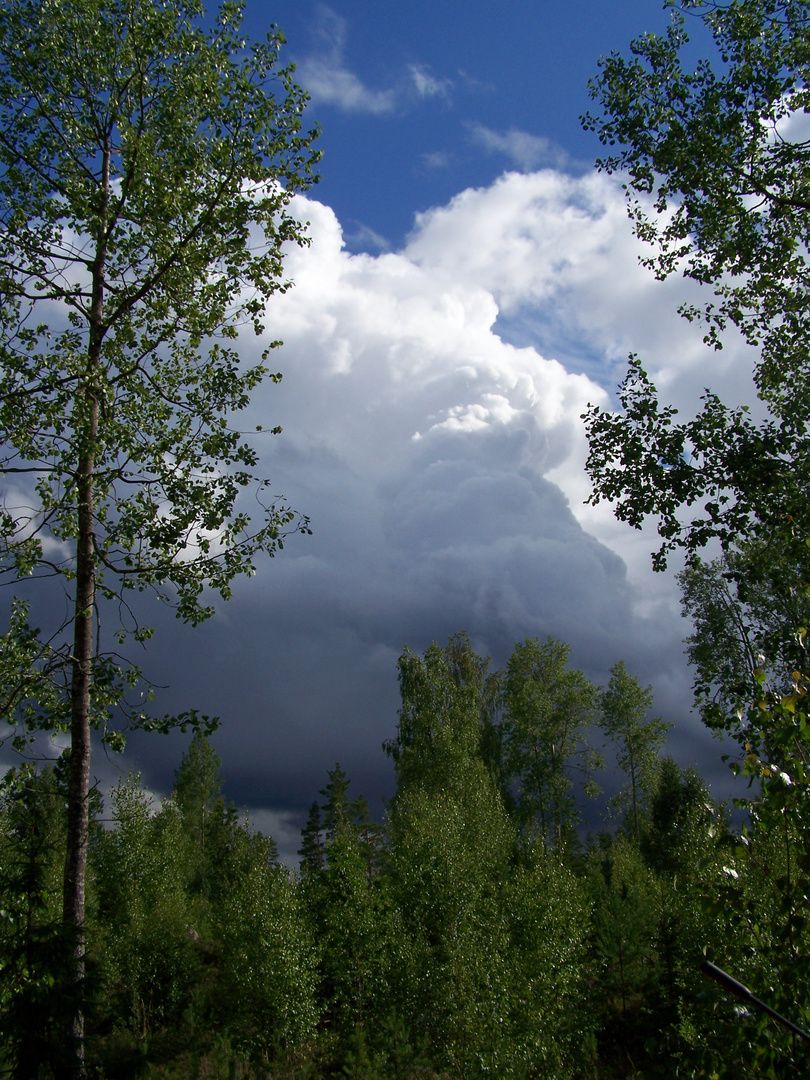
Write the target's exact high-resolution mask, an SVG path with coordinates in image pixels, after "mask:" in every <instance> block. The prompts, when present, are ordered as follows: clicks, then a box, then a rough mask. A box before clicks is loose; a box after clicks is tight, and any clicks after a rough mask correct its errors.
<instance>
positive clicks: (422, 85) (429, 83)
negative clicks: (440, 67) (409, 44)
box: [408, 64, 453, 101]
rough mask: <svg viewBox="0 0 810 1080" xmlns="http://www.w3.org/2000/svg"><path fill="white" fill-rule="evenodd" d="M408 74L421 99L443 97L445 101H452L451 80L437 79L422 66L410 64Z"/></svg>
mask: <svg viewBox="0 0 810 1080" xmlns="http://www.w3.org/2000/svg"><path fill="white" fill-rule="evenodd" d="M408 74H409V76H410V78H411V81H412V83H413V88H414V90H415V91H416V94H417V96H418V97H420V98H435V97H441V98H444V99H445V101H449V99H450V91H451V90H452V88H453V84H452V82H451V81H450V79H436V78H434V76H433V75H431V74H430V72H429V71H427V69H426V68H424V67H423V66H422V65H421V64H410V65H409V66H408Z"/></svg>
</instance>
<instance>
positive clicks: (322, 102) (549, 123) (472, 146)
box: [245, 0, 667, 250]
mask: <svg viewBox="0 0 810 1080" xmlns="http://www.w3.org/2000/svg"><path fill="white" fill-rule="evenodd" d="M268 16H270V17H271V18H272V20H273V21H275V22H276V23H277V24H278V25H280V26H281V28H282V29H283V30H284V32H285V34H286V36H287V39H288V55H289V57H290V58H292V59H293V60H294V61H295V62H296V64H297V66H298V77H299V80H300V82H301V84H302V85H304V86H305V87H307V89H309V90H310V92H311V94H312V99H313V100H312V105H311V109H310V115H311V117H312V118H313V119H314V120H316V121H317V122H319V123H320V124H321V127H322V129H323V135H322V138H321V142H320V145H321V148H322V150H323V154H324V160H323V169H322V172H323V179H322V182H321V188H320V191H319V197H320V198H322V199H324V201H326V202H327V203H328V205H330V206H331V207H332V208H333V209H334V210H335V212H336V213H337V215H338V218H339V219H340V221H341V222H342V223H343V225H344V229H345V234H344V235H345V237H346V239H347V243H348V244H349V246H350V247H351V249H352V250H358V249H363V248H365V249H367V250H375V243H374V239H373V236H374V234H376V236H377V237H379V239H380V241H382V242H384V243H387V244H388V245H390V246H392V247H398V246H399V245H401V244H402V242H403V241H404V239H405V237H406V235H407V234H408V233H409V231H410V230H411V229H412V227H413V220H414V214H415V213H417V212H419V211H424V210H427V209H429V208H430V207H432V206H436V205H442V204H444V203H446V202H447V201H449V199H450V198H452V196H453V195H455V194H457V193H458V192H459V191H461V190H463V189H465V188H467V187H475V186H479V185H486V184H490V183H492V181H493V180H495V179H496V177H497V176H498V175H499V174H500V173H501V172H502V171H503V170H504V169H505V168H507V167H512V168H514V167H517V168H520V169H525V168H537V167H540V166H544V165H561V164H562V165H564V166H565V167H566V168H568V169H571V170H574V171H580V170H582V169H587V168H590V166H591V163H592V161H593V158H594V156H595V152H596V151H595V146H594V139H593V136H591V135H589V134H587V133H585V132H584V131H582V129H581V127H580V124H579V119H578V118H579V116H580V115H581V114H582V113H583V112H584V111H585V110H586V109H587V107H588V104H589V99H588V91H587V83H588V80H589V79H590V78H591V77H592V76H593V75H594V74H595V72H596V62H597V59H598V58H599V57H600V56H602V55H605V54H606V53H609V52H610V51H611V50H613V49H624V48H625V47H626V45H627V44H628V43H629V41H630V40H631V39H632V38H633V37H635V36H636V35H637V34H639V33H642V32H645V31H649V30H653V31H660V30H662V29H663V28H664V27H665V26H666V22H667V14H666V13H665V12H664V11H663V9H662V6H661V4H660V2H659V0H628V2H626V3H622V4H615V3H610V2H608V0H575V2H574V3H572V4H569V5H563V4H558V3H550V2H547V0H534V2H524V0H511V2H510V3H508V4H496V3H493V2H490V0H478V2H469V0H464V2H460V0H439V2H432V3H429V2H425V0H415V2H412V3H409V4H393V3H379V2H377V3H371V2H355V3H351V2H349V3H345V2H344V3H337V4H332V5H327V4H323V3H320V2H312V0H281V2H279V3H276V4H273V5H272V7H271V6H270V5H267V4H264V3H258V2H255V0H254V2H249V3H248V4H247V8H246V20H245V26H246V28H247V29H248V30H249V31H250V33H251V34H252V35H253V36H257V37H258V36H260V35H261V34H262V33H264V31H265V29H266V24H267V19H268Z"/></svg>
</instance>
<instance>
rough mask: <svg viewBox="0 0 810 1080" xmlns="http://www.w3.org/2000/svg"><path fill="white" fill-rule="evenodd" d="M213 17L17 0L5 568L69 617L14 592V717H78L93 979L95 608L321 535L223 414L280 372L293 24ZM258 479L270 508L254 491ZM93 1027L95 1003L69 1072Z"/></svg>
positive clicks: (204, 608)
mask: <svg viewBox="0 0 810 1080" xmlns="http://www.w3.org/2000/svg"><path fill="white" fill-rule="evenodd" d="M203 17H204V10H203V6H202V3H201V2H200V0H161V2H158V0H9V2H8V3H6V4H4V5H3V6H2V9H0V370H1V371H2V374H1V375H0V445H2V447H3V452H2V462H1V464H2V472H3V475H4V479H5V484H4V493H3V494H4V500H3V508H2V513H0V568H2V572H3V574H4V576H5V577H6V579H7V580H17V581H19V580H23V579H25V580H26V581H30V580H31V579H34V580H40V579H42V578H43V577H52V576H55V577H56V578H57V579H58V581H59V582H61V583H62V585H63V587H64V591H65V594H66V602H65V604H64V608H65V610H66V611H67V613H68V614H67V616H66V618H65V620H64V621H63V622H61V623H58V624H57V625H56V626H54V627H51V628H50V629H48V630H47V631H46V632H45V633H44V634H39V633H37V632H36V631H35V630H34V629H33V628H32V627H31V626H30V625H29V624H28V621H27V614H26V606H25V605H26V600H25V597H24V596H23V594H20V593H18V597H19V600H18V603H17V604H16V605H15V608H14V612H13V622H12V626H11V630H10V633H9V634H8V635H7V636H6V637H5V639H4V641H3V650H2V653H1V654H0V662H2V668H3V671H2V674H3V677H4V678H3V682H4V685H5V692H4V694H3V718H4V719H6V720H10V721H12V722H15V721H17V722H19V721H23V722H27V723H29V724H34V725H37V724H42V725H44V726H48V727H57V726H59V727H66V728H67V729H69V731H70V740H71V748H70V779H69V796H68V825H67V829H68V834H67V836H68V839H67V858H66V865H65V877H64V919H65V923H66V926H68V927H69V928H71V930H72V932H73V935H74V937H75V956H76V968H75V974H76V979H77V981H78V982H81V979H82V972H83V963H84V959H83V958H84V948H85V946H84V893H85V884H84V882H85V866H86V855H87V834H88V812H87V808H88V792H89V777H90V732H91V729H92V728H93V726H94V725H95V726H99V727H101V728H102V729H103V730H104V732H105V735H106V736H107V738H108V740H109V741H111V742H113V744H116V745H117V744H119V743H120V739H118V740H117V739H116V734H117V733H115V732H113V731H112V730H111V725H112V720H113V716H114V715H115V709H116V706H118V705H120V704H121V702H122V698H123V694H124V689H125V686H126V684H127V682H128V681H132V680H133V679H134V678H135V677H136V675H137V672H135V671H134V670H132V669H127V667H126V665H122V663H121V662H120V661H119V660H118V659H117V658H116V657H115V656H113V655H105V654H104V653H103V648H104V641H103V640H102V635H101V633H100V629H99V622H98V613H99V610H100V604H101V603H102V602H103V601H104V600H115V601H117V604H118V608H119V610H121V611H123V612H124V613H125V615H127V613H128V612H129V609H128V606H127V603H126V600H127V595H128V593H129V591H130V590H133V589H135V590H140V591H143V590H144V589H147V588H150V587H154V588H155V589H157V590H162V591H163V594H164V596H166V597H167V598H169V599H170V600H171V601H172V602H173V603H174V604H175V605H176V608H177V612H178V615H179V616H180V617H181V618H183V619H184V620H186V621H189V622H191V623H196V622H199V621H200V620H201V619H204V618H205V617H206V616H207V615H208V614H210V612H211V606H210V602H209V601H208V600H207V599H205V600H204V599H203V596H202V594H203V590H204V589H205V588H206V587H210V588H213V589H214V590H217V591H218V592H219V593H220V594H221V595H222V596H223V597H226V598H227V596H228V595H229V592H230V586H231V582H232V580H233V578H234V576H235V575H237V574H240V573H251V572H252V571H253V562H254V558H255V556H256V555H257V554H259V553H260V552H263V551H264V552H267V553H269V554H271V555H272V554H273V553H274V552H275V551H276V550H277V548H279V547H280V546H281V544H282V539H283V536H284V534H285V532H287V531H289V530H295V529H306V527H307V525H306V521H305V519H301V518H300V517H298V516H297V515H296V514H295V513H294V512H292V511H291V510H290V509H289V508H288V507H287V506H285V505H283V504H282V503H279V502H274V501H272V500H271V499H267V498H266V497H265V496H266V492H267V483H266V482H265V481H263V480H262V479H261V478H260V477H258V476H257V475H256V471H255V470H256V466H257V464H258V455H257V453H256V451H255V450H254V449H253V448H252V447H251V445H249V444H248V443H247V442H246V441H245V439H244V438H243V434H242V432H240V431H239V429H238V428H237V427H236V426H234V425H233V423H232V421H231V419H230V417H231V415H232V414H233V413H234V412H238V411H239V410H240V409H243V408H244V407H245V406H246V404H247V403H248V400H249V395H250V393H251V391H252V390H253V389H254V388H255V387H256V386H257V385H258V384H259V382H260V381H261V380H262V379H263V378H265V377H269V378H271V379H273V380H276V381H277V380H278V378H279V377H280V376H278V375H276V374H271V372H270V371H269V370H268V368H267V367H266V366H265V363H264V361H265V360H266V358H267V353H265V354H264V356H263V360H262V363H260V364H258V365H255V366H252V367H246V366H244V365H243V364H242V362H241V360H240V356H239V352H238V350H237V347H236V339H237V337H238V334H239V326H240V325H241V324H243V323H246V324H247V325H248V326H249V327H252V328H253V329H254V330H255V331H256V332H258V331H260V330H261V329H262V320H263V314H264V309H265V303H266V301H267V299H268V298H269V297H270V296H271V295H272V294H273V293H275V292H277V291H279V290H282V291H283V290H284V289H285V288H286V287H287V286H288V284H289V283H288V282H287V281H286V280H285V278H284V276H283V266H282V246H283V244H284V243H285V242H286V241H292V242H293V243H305V242H306V241H305V230H304V227H303V226H302V224H301V223H300V222H299V221H297V220H295V218H293V217H292V216H291V215H290V212H289V203H290V199H291V198H292V196H293V194H294V192H295V191H296V190H297V189H301V188H303V187H306V186H307V184H308V183H309V182H310V181H311V179H312V174H311V170H312V167H313V165H314V162H315V161H316V154H315V153H314V152H313V150H312V147H311V143H312V137H313V133H312V132H310V133H309V134H304V133H303V132H302V130H301V113H302V109H303V106H304V103H305V94H304V93H303V92H302V91H301V90H300V89H299V88H298V87H296V85H295V84H294V82H293V79H292V73H291V69H281V68H279V67H278V58H279V49H280V47H281V44H282V42H283V37H282V35H281V33H280V31H278V30H277V29H275V28H273V29H271V31H270V32H269V34H268V36H267V39H266V40H265V41H264V42H260V43H258V44H255V45H251V46H248V45H246V43H245V41H244V38H243V36H242V33H241V29H240V22H241V9H240V7H239V5H238V4H237V3H233V2H230V0H226V2H225V3H223V5H222V7H221V8H220V10H219V12H218V14H217V16H216V18H215V19H214V20H213V22H212V23H211V24H210V25H209V24H208V23H206V22H205V21H204V18H203ZM251 487H254V488H255V489H256V492H257V495H258V498H259V502H260V504H261V505H262V512H261V515H260V518H259V520H257V521H254V522H251V520H250V517H249V516H248V514H247V513H246V512H245V510H244V508H243V506H242V504H241V502H240V494H241V493H242V492H243V491H244V490H245V489H247V488H251ZM127 619H128V616H127ZM130 628H131V629H132V632H133V633H134V636H135V637H136V638H138V639H141V640H144V639H146V638H148V637H149V636H150V633H151V631H150V630H149V629H148V628H146V627H143V626H139V625H137V623H132V624H131V627H130ZM126 633H127V623H126V622H125V623H124V625H122V627H121V635H120V636H121V637H125V636H126ZM131 719H132V720H133V721H134V722H135V723H139V722H140V723H143V724H146V725H147V726H148V721H146V720H144V719H142V718H141V719H139V714H137V713H136V714H135V715H133V716H131ZM22 737H23V738H24V735H23V736H22ZM81 1032H82V1025H81V1016H79V1018H78V1019H77V1023H76V1025H75V1031H74V1038H75V1040H76V1045H77V1047H78V1056H77V1059H76V1061H77V1066H76V1067H77V1068H80V1067H81V1064H80V1063H81Z"/></svg>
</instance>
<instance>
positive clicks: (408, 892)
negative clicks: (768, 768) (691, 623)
mask: <svg viewBox="0 0 810 1080" xmlns="http://www.w3.org/2000/svg"><path fill="white" fill-rule="evenodd" d="M399 671H400V685H401V695H402V707H401V711H400V718H399V725H398V729H397V735H396V737H395V738H394V739H393V740H392V741H391V742H390V743H389V744H388V745H387V747H386V749H387V752H388V753H389V754H390V755H391V757H392V758H393V762H394V765H395V770H396V779H397V786H396V793H395V795H394V797H393V799H392V800H391V802H390V804H389V805H388V807H387V812H386V815H385V820H384V821H383V822H374V821H373V820H372V818H371V815H370V813H369V808H368V805H367V803H366V801H365V800H364V799H363V798H362V796H360V797H357V798H352V797H350V793H349V792H350V781H349V777H348V776H347V775H346V773H345V772H344V771H343V769H341V767H340V766H339V765H336V766H335V768H334V769H332V770H331V771H330V772H329V774H328V776H327V778H326V783H325V786H324V788H323V790H322V791H321V792H320V798H319V799H316V800H315V802H313V804H312V807H311V810H310V813H309V817H308V820H307V824H306V826H305V828H304V831H303V834H302V841H301V849H300V855H301V864H300V868H299V869H298V870H296V871H291V870H290V869H289V868H287V867H285V866H283V865H281V864H280V863H279V861H278V856H277V851H276V848H275V846H274V844H273V842H272V840H271V839H269V838H267V837H264V836H260V835H258V834H256V833H255V832H253V831H252V830H251V828H250V827H249V825H247V824H245V823H244V822H243V821H241V820H240V818H239V815H238V813H237V811H236V809H235V807H233V806H229V805H228V804H227V803H226V802H225V800H224V798H223V797H222V794H221V782H220V778H219V761H218V759H217V756H216V754H215V752H214V750H213V749H212V747H211V745H210V743H209V741H208V739H207V737H206V736H204V735H202V734H200V733H197V734H196V735H195V736H194V737H193V739H192V741H191V744H190V746H189V748H188V750H187V752H186V754H185V755H184V757H183V760H182V762H181V763H180V766H179V768H178V770H177V773H176V782H175V786H174V791H173V792H172V794H171V796H170V797H169V798H168V799H166V800H165V801H164V802H163V803H162V804H161V805H160V806H155V805H153V803H152V800H151V798H150V796H149V795H147V793H146V792H145V791H144V790H143V789H142V787H141V784H140V782H139V779H138V777H137V776H127V777H124V778H122V780H121V781H120V782H119V784H118V785H117V787H116V788H115V789H114V790H113V791H112V792H111V793H110V794H109V798H108V800H107V805H106V807H104V808H103V807H102V800H101V798H100V797H97V798H96V800H95V802H94V805H93V807H92V818H93V826H92V829H91V844H90V858H89V876H88V924H87V937H88V942H89V953H88V982H89V995H88V1004H87V1008H86V1064H87V1069H88V1072H89V1075H91V1076H94V1075H95V1076H102V1077H109V1078H111V1080H112V1078H118V1077H120V1078H134V1077H165V1078H169V1077H177V1078H180V1077H193V1076H198V1077H203V1076H205V1077H212V1076H215V1077H218V1076H222V1077H225V1076H241V1077H267V1076H289V1077H293V1076H295V1077H299V1076H300V1077H313V1078H314V1077H322V1076H323V1077H327V1076H350V1077H367V1078H378V1077H379V1078H403V1080H404V1078H406V1077H431V1076H459V1077H470V1078H473V1077H479V1076H480V1077H483V1076H492V1077H514V1078H519V1077H548V1078H554V1080H558V1078H564V1077H572V1078H573V1077H583V1078H584V1077H594V1078H597V1077H598V1078H608V1077H611V1078H612V1077H633V1076H642V1075H644V1076H724V1077H725V1076H728V1077H731V1076H740V1075H743V1074H744V1075H746V1076H763V1077H765V1076H782V1075H789V1074H790V1070H791V1066H790V1062H791V1061H792V1059H793V1055H794V1053H797V1054H798V1053H799V1051H797V1050H796V1049H795V1047H793V1046H792V1045H791V1040H790V1038H789V1037H788V1036H784V1037H783V1036H782V1035H780V1033H779V1032H778V1030H776V1029H775V1028H774V1027H773V1025H771V1026H770V1029H769V1030H768V1031H767V1032H766V1031H765V1030H764V1024H765V1023H766V1021H763V1022H760V1021H759V1020H758V1018H757V1017H756V1016H741V1015H737V1014H736V1013H735V1011H734V1008H733V1005H732V1003H730V1002H729V1001H727V1000H726V999H725V998H724V997H723V995H722V994H721V993H720V991H719V990H717V989H716V988H715V987H714V985H713V984H711V983H709V982H708V981H707V980H706V979H704V978H703V977H702V975H701V974H700V970H699V966H700V962H701V960H702V959H703V958H704V957H709V958H710V959H712V960H713V961H715V962H716V963H718V964H719V965H720V966H721V967H723V968H726V969H728V970H730V971H732V972H734V973H735V974H737V975H738V976H739V977H740V978H741V979H743V981H746V982H748V983H750V985H751V986H752V988H753V989H754V990H755V992H756V991H759V992H760V994H761V996H763V997H766V998H767V1000H768V1001H769V1003H771V1004H775V1005H776V1006H777V1007H778V1008H780V1009H781V1010H782V1011H784V1012H786V1013H787V1014H788V1015H789V1016H791V1018H792V1019H794V1021H798V1022H802V1020H803V1018H804V1017H805V1013H806V1010H804V1009H803V1007H802V1004H803V1002H805V1001H807V994H806V991H807V986H808V983H807V965H806V963H803V961H802V951H803V947H802V943H803V942H806V930H805V923H804V918H805V915H806V908H807V900H806V895H805V894H806V892H807V885H806V881H805V880H804V877H805V874H806V866H807V860H808V853H807V840H806V837H807V836H808V835H810V833H808V831H807V829H806V828H805V823H804V816H806V809H803V808H802V806H801V805H794V804H793V802H791V789H790V788H789V787H788V786H785V785H784V784H782V785H781V786H780V787H779V788H778V790H779V792H781V795H780V796H779V798H780V799H781V803H780V802H779V799H775V798H774V797H773V794H774V793H773V791H772V792H771V797H769V798H768V799H764V798H759V799H758V800H757V801H756V803H755V804H754V806H753V810H752V813H751V815H750V820H749V822H748V823H747V825H746V827H745V828H744V829H742V830H738V831H736V832H735V831H732V830H731V829H730V827H729V824H728V819H727V814H726V810H725V809H724V808H723V807H719V806H717V805H715V804H714V803H713V802H712V800H711V798H710V796H709V793H708V791H707V789H706V786H705V784H704V783H703V781H702V780H701V778H700V776H699V775H698V774H697V772H696V771H695V770H693V769H684V768H681V767H680V766H679V765H677V764H676V763H675V761H674V760H673V759H672V758H670V757H666V756H662V755H661V753H660V749H661V724H660V721H658V720H656V719H655V718H654V717H653V716H652V715H651V704H652V702H651V698H650V695H649V691H646V690H644V688H643V687H641V686H639V684H638V682H637V680H635V679H633V678H632V676H631V675H630V674H629V673H628V672H627V671H626V670H625V668H624V666H623V665H621V664H617V665H616V667H615V668H614V675H613V678H612V679H611V682H610V685H609V687H608V688H607V689H606V690H605V691H604V692H603V693H601V694H600V693H599V692H598V691H597V688H596V687H594V686H593V685H592V684H590V683H589V681H588V680H587V679H586V677H585V676H584V675H583V674H582V673H581V672H579V671H575V670H572V669H571V668H570V666H569V665H568V650H567V649H566V648H565V646H563V645H562V644H561V643H560V642H557V641H553V640H549V641H547V642H545V643H542V642H538V641H525V642H522V643H520V644H518V645H517V646H516V647H515V650H514V652H513V654H512V657H511V658H510V661H509V663H508V664H507V665H506V667H505V668H504V670H502V671H498V672H493V673H490V672H489V671H488V664H487V661H486V660H484V659H483V658H481V657H479V656H477V655H476V654H475V652H474V651H473V649H472V648H471V646H470V642H469V640H468V639H467V637H466V635H464V634H459V635H457V636H455V637H454V638H452V639H451V640H450V641H449V642H448V644H447V645H446V646H445V647H443V648H442V647H440V646H439V645H435V644H434V645H432V646H431V647H430V648H429V649H428V650H427V651H426V652H425V654H424V655H423V656H419V655H414V654H412V653H410V652H407V651H406V652H405V653H404V654H403V656H402V657H401V658H400V662H399ZM622 702H623V706H622V707H621V708H620V704H621V703H622ZM575 704H576V706H577V707H575ZM788 707H789V706H785V708H788ZM791 715H796V714H795V713H792V714H791ZM622 717H623V718H624V724H623V726H622V725H621V724H619V722H618V721H619V719H620V718H622ZM563 729H564V731H565V733H566V738H562V737H561V730H563ZM530 732H531V734H529V733H530ZM622 732H624V734H622ZM628 733H630V734H632V736H633V739H634V740H635V741H633V740H631V739H630V734H628ZM518 736H519V737H518ZM609 739H613V740H614V741H615V740H617V739H618V741H617V742H616V745H617V748H618V752H617V754H616V760H617V762H618V766H617V767H618V768H619V770H620V771H621V772H622V773H623V778H624V780H626V785H625V787H624V789H623V791H622V792H621V793H620V796H619V798H618V799H614V800H613V809H612V811H611V815H610V820H609V822H606V827H605V829H604V831H602V832H599V833H598V835H596V836H595V837H593V836H588V837H587V839H586V840H585V841H584V842H583V841H582V840H581V838H580V837H581V832H580V830H578V828H577V825H578V814H579V812H580V811H581V809H582V799H583V798H587V796H586V795H584V794H582V795H581V796H580V798H574V796H573V794H572V791H573V789H572V786H571V784H572V778H573V777H574V776H575V775H576V770H577V769H578V768H579V767H580V765H581V763H582V760H583V757H587V758H589V760H590V762H591V766H592V769H591V773H590V776H589V783H590V784H591V785H593V784H594V783H595V777H596V776H598V775H599V774H598V773H597V772H596V770H595V766H596V764H597V763H596V761H595V751H596V749H597V748H599V747H601V746H602V745H603V744H605V743H606V742H608V740H609ZM560 747H562V749H560ZM631 748H632V749H633V753H632V754H631V752H630V750H631ZM639 748H641V749H639ZM555 755H559V756H555ZM550 761H553V767H549V765H548V763H549V762H550ZM768 782H769V781H765V783H766V784H767V783H768ZM771 783H773V781H771ZM581 790H582V789H581ZM589 790H591V791H592V790H593V787H591V788H590V789H589ZM800 802H801V800H800ZM543 806H547V807H551V808H552V810H549V811H548V813H546V814H545V815H544V814H543V812H542V807H543ZM64 845H65V762H64V760H60V761H59V762H57V763H56V764H55V765H52V766H48V767H47V768H45V769H43V770H42V771H40V772H39V773H35V772H33V771H30V772H26V771H24V770H22V771H18V772H14V773H9V774H7V775H6V777H5V779H4V783H3V789H2V803H0V972H1V973H2V980H1V981H0V1010H1V1012H0V1015H1V1016H2V1036H0V1039H2V1041H1V1042H0V1052H2V1055H3V1056H2V1061H3V1069H4V1073H3V1074H4V1075H9V1076H13V1077H20V1078H22V1077H26V1078H35V1077H41V1076H50V1075H53V1074H54V1071H55V1072H56V1074H57V1075H58V1069H59V1058H60V1054H61V1053H62V1052H63V1051H64V1046H63V1045H62V1044H61V1043H60V1042H59V1040H58V1039H51V1038H49V1034H48V1033H49V1032H50V1031H52V1030H53V1031H57V1030H58V1025H56V1026H54V1025H52V1024H43V1018H45V1017H48V1018H50V1019H51V1020H54V1019H58V1016H59V1013H60V1010H63V1011H64V1010H67V1011H68V1012H69V1011H70V1008H71V1002H70V1000H69V999H67V1000H66V998H65V988H66V987H67V988H68V989H69V987H70V981H69V980H65V978H64V971H65V959H66V954H65V947H64V941H63V935H64V931H63V929H62V922H61V865H62V861H63V859H64Z"/></svg>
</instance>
